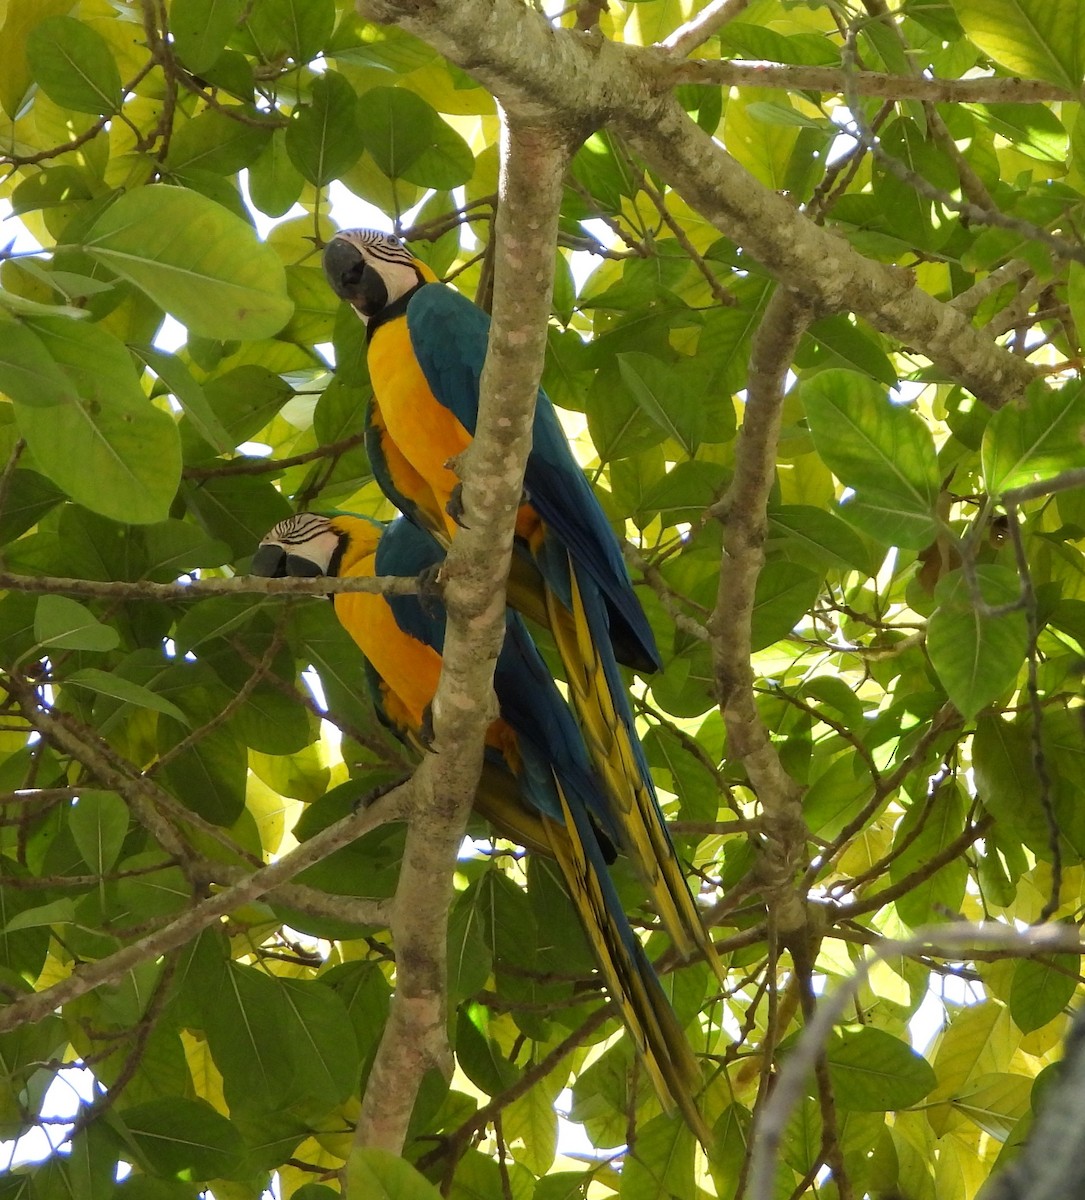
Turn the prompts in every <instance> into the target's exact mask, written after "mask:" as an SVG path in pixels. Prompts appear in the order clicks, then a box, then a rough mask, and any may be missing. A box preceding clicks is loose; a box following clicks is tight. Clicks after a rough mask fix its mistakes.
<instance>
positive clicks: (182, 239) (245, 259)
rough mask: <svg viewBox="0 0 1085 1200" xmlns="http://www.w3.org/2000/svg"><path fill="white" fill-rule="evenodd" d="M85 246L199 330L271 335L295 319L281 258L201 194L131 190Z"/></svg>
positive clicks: (111, 208)
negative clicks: (291, 311) (290, 317)
mask: <svg viewBox="0 0 1085 1200" xmlns="http://www.w3.org/2000/svg"><path fill="white" fill-rule="evenodd" d="M84 246H85V248H86V250H87V252H88V253H89V254H90V255H91V256H92V257H93V258H95V259H97V260H98V261H99V262H102V263H104V264H105V265H106V266H108V267H109V268H110V269H111V270H113V271H116V272H117V274H118V275H121V276H123V277H124V278H125V279H128V280H131V282H132V283H134V284H135V285H136V286H137V287H139V288H141V289H142V290H143V291H144V292H146V293H147V295H148V296H150V297H151V299H152V300H154V301H155V303H156V304H158V305H160V306H161V307H162V308H164V309H165V310H166V312H168V313H170V314H172V315H173V316H175V317H176V318H177V319H178V320H179V321H181V322H182V323H183V324H185V325H187V326H188V328H189V329H190V330H191V331H192V333H195V334H200V335H202V336H204V337H210V338H263V337H270V336H271V334H273V333H275V332H276V330H278V329H280V328H281V327H282V326H283V325H284V324H285V322H286V320H287V318H288V317H289V316H290V310H291V307H292V306H291V303H290V300H289V299H288V298H287V295H286V275H285V272H284V271H283V267H282V263H281V262H280V260H279V257H278V255H276V254H275V253H274V251H272V250H271V249H270V248H269V247H267V246H265V245H263V244H262V243H261V242H259V241H258V240H257V237H256V234H255V233H254V231H253V229H252V227H251V226H250V225H247V224H246V223H245V222H244V221H242V220H240V219H239V218H238V217H236V216H234V215H233V214H232V213H230V212H227V211H226V209H224V208H222V207H221V206H220V205H218V204H216V203H215V202H214V201H213V200H208V199H207V197H206V196H201V195H200V194H199V193H197V192H192V191H188V190H187V189H185V188H177V187H166V186H159V187H149V188H137V189H135V190H134V191H131V192H126V193H125V194H124V195H123V196H119V197H118V198H117V199H116V200H115V201H114V202H113V203H112V204H111V205H110V206H109V208H107V209H106V211H105V212H104V213H103V214H102V215H101V216H100V217H99V218H98V220H97V221H96V222H95V223H94V225H93V227H92V228H91V230H90V232H89V233H88V234H87V235H86V238H85V239H84Z"/></svg>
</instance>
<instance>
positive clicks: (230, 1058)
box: [200, 962, 296, 1112]
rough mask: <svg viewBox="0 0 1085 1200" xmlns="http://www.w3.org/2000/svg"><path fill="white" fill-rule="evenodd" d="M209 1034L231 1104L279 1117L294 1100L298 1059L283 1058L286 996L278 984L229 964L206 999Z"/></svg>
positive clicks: (203, 1001) (252, 970) (208, 987)
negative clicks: (276, 1114) (272, 1113)
mask: <svg viewBox="0 0 1085 1200" xmlns="http://www.w3.org/2000/svg"><path fill="white" fill-rule="evenodd" d="M200 1002H201V1007H202V1011H203V1023H204V1029H205V1031H206V1033H207V1041H208V1044H209V1045H210V1047H211V1053H212V1055H213V1056H214V1059H215V1065H216V1066H217V1067H218V1069H219V1071H221V1072H222V1085H223V1090H224V1092H225V1094H226V1100H227V1103H228V1104H229V1105H230V1107H231V1108H234V1107H235V1106H236V1107H239V1108H243V1109H251V1110H254V1111H257V1112H268V1111H274V1110H275V1109H277V1108H279V1107H280V1106H281V1105H283V1104H284V1103H285V1102H286V1101H287V1099H288V1098H289V1096H290V1094H291V1091H292V1089H293V1086H294V1081H295V1077H296V1065H295V1061H294V1056H293V1055H292V1054H291V1053H289V1052H284V1046H283V1032H282V1031H283V1026H284V1022H285V1021H286V1020H287V1017H288V1011H289V1010H288V1008H287V1004H286V995H285V993H284V991H283V989H282V987H281V986H280V982H279V981H278V980H276V979H273V978H271V977H270V976H268V975H265V974H264V972H263V971H258V970H257V969H256V968H255V967H248V966H243V965H242V964H240V963H235V962H230V963H226V964H225V967H224V969H221V970H220V971H219V973H218V978H217V980H215V981H214V982H212V981H208V983H207V984H206V985H205V988H204V991H203V994H202V995H201V999H200Z"/></svg>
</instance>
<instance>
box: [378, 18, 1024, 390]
mask: <svg viewBox="0 0 1085 1200" xmlns="http://www.w3.org/2000/svg"><path fill="white" fill-rule="evenodd" d="M359 8H360V10H361V12H362V13H363V15H365V16H368V17H370V18H372V19H375V20H379V21H385V22H394V23H396V24H399V25H400V26H402V28H404V29H407V30H409V31H410V32H411V33H414V34H416V35H417V36H418V37H421V38H422V39H424V40H425V41H427V42H429V43H430V45H432V46H434V47H436V48H437V49H438V50H440V51H441V52H442V53H443V54H444V55H446V57H448V58H449V59H451V61H453V62H454V63H456V64H457V65H458V66H460V67H463V68H464V69H465V70H467V71H470V72H471V73H472V74H473V75H474V76H475V78H476V79H478V80H479V82H480V83H482V84H483V85H484V86H485V87H487V88H488V89H489V90H490V91H491V92H493V94H494V95H495V96H497V97H498V99H499V100H500V101H501V102H502V104H503V105H505V107H506V108H507V109H509V110H510V111H516V112H519V113H533V114H536V115H538V116H539V117H540V118H541V119H542V120H543V121H544V122H546V123H547V124H548V125H549V126H550V127H551V128H554V129H557V130H564V131H568V132H569V133H570V134H571V135H574V136H583V135H584V134H586V133H587V132H590V131H591V130H592V129H597V128H599V127H600V126H602V125H604V124H608V123H609V124H611V125H613V126H614V128H615V129H617V131H618V132H619V133H621V134H623V135H624V136H625V137H626V138H627V140H628V141H629V142H630V143H631V144H632V145H633V147H634V148H635V149H636V150H637V152H638V153H639V154H640V155H642V157H643V158H644V159H645V161H646V162H647V163H648V165H649V166H650V167H651V168H652V169H653V170H654V171H656V172H658V173H659V174H660V175H661V176H662V177H663V178H664V179H666V180H667V182H668V183H669V184H670V185H671V186H672V187H674V189H675V190H676V191H677V192H679V193H680V194H681V195H682V197H683V198H684V199H685V200H686V202H687V203H688V204H690V205H692V207H693V208H695V209H696V210H697V211H698V212H700V213H701V214H702V215H703V216H704V217H705V218H706V219H707V220H709V221H710V222H711V223H712V224H713V225H715V226H716V227H717V228H718V229H719V230H720V231H721V232H722V233H724V234H726V236H728V237H729V238H731V239H732V240H733V241H734V242H736V243H737V244H738V245H739V246H741V247H742V248H743V250H744V251H745V252H746V253H748V254H750V256H751V257H752V258H754V259H755V260H757V261H758V262H759V263H761V265H762V266H763V267H764V268H765V269H766V270H768V271H769V272H770V273H771V274H772V275H774V276H775V277H776V278H777V279H779V280H780V281H781V282H782V283H784V284H785V285H786V286H787V287H789V288H791V289H792V290H794V291H797V292H800V293H802V294H803V295H804V296H805V297H806V299H807V300H808V301H809V303H811V304H812V305H813V306H814V307H815V308H816V309H818V310H821V311H825V312H847V311H852V312H856V313H858V314H859V315H861V316H862V317H864V318H865V319H866V320H867V321H869V322H870V323H871V324H872V325H873V326H874V327H875V328H876V329H879V330H881V331H882V332H883V333H887V334H889V335H891V336H892V337H894V338H896V339H897V340H898V341H900V342H902V343H904V344H905V345H907V346H911V347H913V348H914V349H915V350H916V351H917V352H919V353H921V354H924V355H926V356H927V357H928V358H930V359H931V361H932V362H934V363H935V364H936V365H937V366H938V367H939V368H940V369H941V370H942V371H944V372H945V374H946V375H947V377H949V378H950V379H953V380H956V381H957V382H959V383H961V384H963V385H964V386H965V387H967V388H968V389H969V390H970V391H971V392H973V393H974V394H975V395H977V396H978V397H979V398H980V399H981V400H983V401H984V402H985V403H987V404H989V405H991V406H992V407H998V406H1000V405H1002V404H1004V403H1005V402H1006V401H1007V400H1008V399H1010V398H1011V397H1013V396H1016V395H1018V394H1020V393H1021V392H1022V391H1023V390H1024V388H1025V387H1026V386H1027V384H1028V383H1029V382H1030V381H1031V380H1032V379H1033V378H1034V376H1035V372H1034V370H1033V369H1032V368H1031V367H1030V366H1029V365H1028V363H1026V362H1024V361H1022V360H1021V359H1020V358H1017V357H1015V356H1014V355H1012V354H1010V353H1009V351H1007V350H1005V349H1003V348H1002V347H1000V346H998V345H996V344H995V343H994V342H993V341H992V340H991V338H990V337H989V336H988V335H987V334H985V333H984V332H983V331H981V330H977V329H975V328H973V326H972V325H971V323H970V322H969V320H968V319H967V317H965V316H964V315H963V314H962V313H960V312H958V311H956V310H955V309H953V308H952V307H951V306H949V305H947V304H943V303H941V302H940V301H938V300H935V299H934V297H932V296H930V295H928V294H927V293H926V292H924V291H922V289H920V288H918V287H917V286H916V285H915V280H914V278H913V277H912V275H911V274H910V273H909V272H907V271H904V270H901V269H899V268H897V267H892V266H887V265H885V264H883V263H877V262H873V261H872V260H870V259H867V258H865V257H864V256H863V255H862V254H860V253H859V252H858V251H856V250H854V249H853V248H852V247H851V246H849V245H848V243H847V242H846V241H845V240H844V239H843V238H841V237H839V236H838V235H837V234H835V233H833V232H831V231H830V230H828V229H824V228H822V227H819V226H817V225H815V224H814V223H813V222H812V221H810V220H809V219H808V218H807V217H805V216H803V215H802V214H801V213H799V212H797V211H796V210H795V209H794V208H793V207H792V206H791V204H790V203H789V202H788V201H787V200H786V199H784V197H782V196H780V195H778V194H777V193H776V192H772V191H769V190H768V189H767V188H765V187H763V186H762V185H761V184H760V183H758V182H757V181H756V180H755V179H754V178H753V177H752V176H751V175H750V174H749V173H748V172H747V171H745V170H744V169H743V168H742V167H741V166H739V164H738V163H737V162H736V161H735V160H734V159H733V158H732V157H731V156H730V155H729V154H728V153H727V151H726V150H724V149H723V147H722V146H721V145H720V144H719V143H718V142H716V141H715V140H714V139H713V138H711V137H710V136H709V135H708V134H706V133H705V132H704V130H702V129H700V128H698V126H697V125H696V123H695V122H694V121H693V120H692V119H691V118H690V117H689V116H688V114H687V113H686V112H685V110H684V109H683V108H682V107H681V106H680V105H679V104H678V102H677V101H676V100H674V99H673V98H672V97H671V95H670V81H671V74H670V72H672V71H673V69H674V64H673V62H672V61H671V60H670V58H669V56H668V55H667V54H666V53H665V52H663V51H660V50H655V49H649V50H645V49H643V48H641V47H631V46H623V45H619V44H617V43H615V42H611V41H609V40H608V39H606V38H603V37H600V36H599V35H598V34H597V33H579V32H576V31H573V30H562V29H555V28H554V27H552V26H551V25H550V24H549V22H548V21H546V19H545V18H544V17H543V16H542V15H541V14H537V13H534V12H532V10H531V9H529V8H525V7H524V6H523V5H522V4H521V3H520V0H359Z"/></svg>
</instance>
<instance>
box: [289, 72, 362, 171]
mask: <svg viewBox="0 0 1085 1200" xmlns="http://www.w3.org/2000/svg"><path fill="white" fill-rule="evenodd" d="M357 112H358V97H357V95H356V93H355V91H354V89H353V88H352V87H351V86H350V84H349V83H348V82H347V80H346V79H345V78H344V77H343V76H342V75H339V74H338V73H337V72H335V71H325V72H324V74H323V75H321V76H320V77H319V78H317V79H314V80H313V86H312V92H311V101H310V103H309V104H306V105H303V106H301V107H299V108H298V109H297V114H296V116H295V117H294V119H293V121H291V122H290V124H289V125H288V126H287V128H286V152H287V154H289V155H290V161H291V162H292V163H293V164H294V166H295V167H297V169H298V170H299V171H300V172H301V173H302V175H304V176H305V178H306V179H307V180H308V181H309V182H310V183H313V184H316V186H317V187H323V186H324V185H325V184H326V183H330V182H331V181H332V180H333V179H338V178H339V176H340V175H342V174H343V172H344V171H347V170H349V168H350V167H352V166H353V165H354V164H355V163H356V162H357V161H358V159H359V157H360V156H361V153H362V149H363V141H362V131H361V129H360V128H359V122H358V119H357V115H356V114H357Z"/></svg>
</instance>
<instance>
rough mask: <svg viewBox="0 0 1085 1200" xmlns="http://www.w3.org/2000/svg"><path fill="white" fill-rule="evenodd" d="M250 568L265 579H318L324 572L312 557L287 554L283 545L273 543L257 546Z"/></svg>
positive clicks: (253, 572)
mask: <svg viewBox="0 0 1085 1200" xmlns="http://www.w3.org/2000/svg"><path fill="white" fill-rule="evenodd" d="M249 570H250V572H251V573H252V574H253V575H260V576H262V577H263V578H264V579H316V578H317V576H319V575H323V574H324V572H323V571H322V570H321V569H320V568H319V567H318V566H317V565H316V563H315V562H313V561H312V559H309V558H305V557H303V556H302V555H300V554H287V552H286V551H285V550H284V549H283V547H282V546H276V545H273V544H271V543H267V544H264V545H261V546H258V547H257V549H256V553H255V554H254V555H253V556H252V566H251V567H250V568H249Z"/></svg>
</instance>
